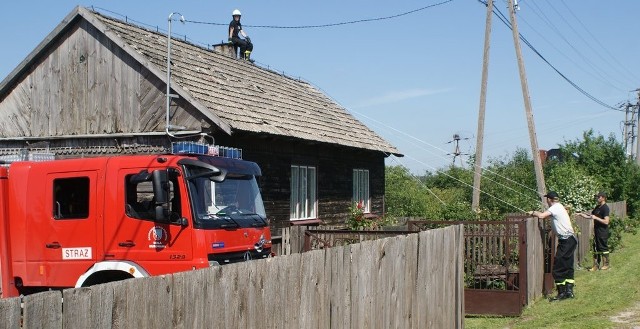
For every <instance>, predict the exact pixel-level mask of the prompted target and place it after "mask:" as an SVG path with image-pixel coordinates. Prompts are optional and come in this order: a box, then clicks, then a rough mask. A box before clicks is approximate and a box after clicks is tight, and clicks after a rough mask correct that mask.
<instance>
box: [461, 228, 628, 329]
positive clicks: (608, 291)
mask: <svg viewBox="0 0 640 329" xmlns="http://www.w3.org/2000/svg"><path fill="white" fill-rule="evenodd" d="M638 251H640V235H632V234H627V233H625V234H624V235H623V239H622V247H621V248H618V250H617V251H616V252H614V253H612V254H611V256H610V257H611V269H609V270H607V271H597V272H588V271H587V270H586V269H580V270H576V272H575V280H576V286H575V289H574V290H575V296H576V297H575V298H574V299H570V300H564V301H560V302H554V303H550V302H548V301H547V300H546V299H544V298H539V299H537V300H535V301H532V302H531V303H530V304H529V305H528V306H527V307H526V308H525V310H524V311H523V312H522V315H521V316H520V317H479V316H473V317H472V316H469V317H466V318H465V321H464V325H465V328H638V327H640V282H639V281H640V278H639V277H638V273H640V257H638ZM623 312H628V314H629V315H631V316H630V317H629V318H626V319H624V322H619V321H614V318H613V317H615V316H617V315H621V314H623ZM625 314H626V313H625Z"/></svg>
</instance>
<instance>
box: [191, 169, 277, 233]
mask: <svg viewBox="0 0 640 329" xmlns="http://www.w3.org/2000/svg"><path fill="white" fill-rule="evenodd" d="M187 170H189V171H190V176H194V177H195V178H193V179H190V180H189V181H188V184H189V197H190V198H191V204H192V205H193V217H194V226H195V227H196V228H204V229H220V228H225V229H231V228H241V227H243V228H244V227H262V226H267V225H268V224H267V220H266V213H265V210H264V204H263V203H262V196H261V195H260V190H259V189H258V184H257V182H256V179H255V177H254V176H253V175H242V174H236V173H228V174H227V175H226V177H225V179H224V180H223V181H222V182H218V181H214V180H212V179H211V178H210V177H207V175H200V173H199V172H198V171H202V170H206V169H205V168H201V167H189V166H187Z"/></svg>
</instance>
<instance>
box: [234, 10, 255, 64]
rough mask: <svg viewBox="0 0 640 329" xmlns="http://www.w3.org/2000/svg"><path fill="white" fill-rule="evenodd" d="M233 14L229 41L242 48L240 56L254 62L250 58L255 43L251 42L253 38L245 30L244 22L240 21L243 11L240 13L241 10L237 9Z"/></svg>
mask: <svg viewBox="0 0 640 329" xmlns="http://www.w3.org/2000/svg"><path fill="white" fill-rule="evenodd" d="M231 16H232V17H233V19H232V20H231V23H229V43H231V44H233V46H234V47H237V48H240V58H242V59H245V60H248V61H252V62H253V60H251V58H250V57H251V51H253V44H252V43H251V38H249V36H248V35H247V34H246V33H245V32H244V30H243V29H242V24H241V23H240V17H241V16H242V13H240V10H238V9H235V10H234V11H233V12H232V13H231ZM241 37H242V38H241Z"/></svg>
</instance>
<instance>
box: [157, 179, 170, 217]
mask: <svg viewBox="0 0 640 329" xmlns="http://www.w3.org/2000/svg"><path fill="white" fill-rule="evenodd" d="M153 195H154V197H155V201H156V202H155V213H156V221H158V222H168V221H169V200H168V196H169V175H168V173H167V170H154V171H153Z"/></svg>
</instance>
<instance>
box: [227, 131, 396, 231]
mask: <svg viewBox="0 0 640 329" xmlns="http://www.w3.org/2000/svg"><path fill="white" fill-rule="evenodd" d="M218 141H219V142H220V143H221V144H224V145H230V146H235V147H240V148H242V149H243V155H245V156H244V158H245V159H246V160H250V161H254V162H256V163H258V164H259V165H260V168H261V169H262V177H261V178H260V181H259V183H260V187H261V192H262V197H263V199H264V200H265V208H266V211H267V214H268V215H269V218H271V219H273V220H275V223H274V224H275V226H276V227H277V228H279V227H287V226H289V225H290V224H291V222H290V221H289V203H290V199H291V165H307V166H314V167H316V170H317V171H316V174H317V191H316V195H317V197H318V219H320V220H322V222H323V224H343V223H344V222H345V220H346V218H347V216H348V214H349V206H351V202H352V197H353V169H368V170H369V192H370V197H371V212H372V213H375V214H382V213H383V210H384V193H385V190H384V179H385V172H384V156H383V154H382V153H381V152H375V151H364V150H357V149H353V148H346V147H339V146H336V145H330V144H309V143H305V142H304V141H299V140H292V141H287V140H273V139H271V138H269V139H265V138H260V137H258V136H251V135H246V136H245V135H242V134H238V135H234V136H231V137H224V136H223V137H220V138H219V139H218Z"/></svg>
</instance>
